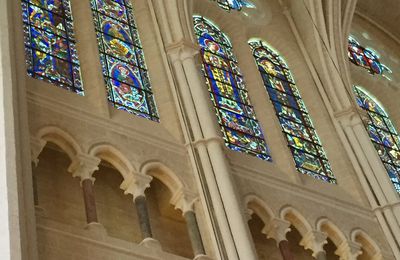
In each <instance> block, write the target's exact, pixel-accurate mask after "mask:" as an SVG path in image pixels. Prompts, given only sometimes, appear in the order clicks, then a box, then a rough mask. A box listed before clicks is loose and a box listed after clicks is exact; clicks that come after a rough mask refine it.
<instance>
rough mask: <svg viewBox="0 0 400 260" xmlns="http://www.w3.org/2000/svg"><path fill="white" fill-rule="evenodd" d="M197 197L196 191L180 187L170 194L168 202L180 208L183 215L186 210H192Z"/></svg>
mask: <svg viewBox="0 0 400 260" xmlns="http://www.w3.org/2000/svg"><path fill="white" fill-rule="evenodd" d="M197 199H198V196H197V194H196V193H194V192H192V191H189V190H185V189H183V188H181V189H179V190H178V191H177V192H175V193H174V194H173V195H172V198H171V200H170V203H171V204H172V205H174V206H175V209H180V210H181V211H182V214H183V215H184V214H185V213H186V212H188V211H194V203H195V202H196V200H197Z"/></svg>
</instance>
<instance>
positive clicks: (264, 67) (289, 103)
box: [249, 40, 336, 183]
mask: <svg viewBox="0 0 400 260" xmlns="http://www.w3.org/2000/svg"><path fill="white" fill-rule="evenodd" d="M249 45H250V47H251V49H252V52H253V56H254V59H255V61H256V64H257V66H258V69H259V72H260V74H261V77H262V79H263V81H264V85H265V88H266V89H267V92H268V94H269V97H270V99H271V102H272V104H273V105H274V108H275V111H276V114H277V116H278V119H279V123H280V125H281V127H282V130H283V133H284V135H285V137H286V139H287V142H288V146H289V148H290V150H291V152H292V154H293V158H294V161H295V164H296V167H297V169H298V171H299V172H301V173H303V174H307V175H310V176H313V177H314V178H316V179H320V180H323V181H326V182H330V183H336V179H335V177H334V175H333V173H332V170H331V166H330V164H329V162H328V159H327V157H326V154H325V151H324V149H323V147H322V145H321V141H320V140H319V138H318V135H317V132H316V131H315V129H314V126H313V123H312V121H311V118H310V115H309V114H308V111H307V108H306V106H305V104H304V102H303V100H302V98H301V95H300V92H299V90H298V89H297V87H296V84H295V82H294V79H293V77H292V75H291V73H290V71H289V68H288V67H287V65H286V63H285V62H284V61H283V59H282V58H281V57H280V56H279V55H278V54H277V52H275V51H273V50H272V49H271V48H270V47H268V46H267V44H266V43H264V42H262V41H260V40H251V41H249Z"/></svg>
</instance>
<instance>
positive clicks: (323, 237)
mask: <svg viewBox="0 0 400 260" xmlns="http://www.w3.org/2000/svg"><path fill="white" fill-rule="evenodd" d="M327 238H328V235H327V234H326V233H324V232H320V231H309V232H308V233H307V234H305V235H303V238H302V239H301V241H300V245H301V246H303V247H304V249H305V250H307V249H310V250H311V251H312V252H313V254H312V255H313V257H314V258H315V259H318V260H326V252H325V250H324V246H325V245H326V244H327V243H328V241H327Z"/></svg>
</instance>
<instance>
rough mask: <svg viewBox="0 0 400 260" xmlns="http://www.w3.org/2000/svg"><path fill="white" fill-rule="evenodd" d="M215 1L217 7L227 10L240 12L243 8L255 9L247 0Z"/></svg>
mask: <svg viewBox="0 0 400 260" xmlns="http://www.w3.org/2000/svg"><path fill="white" fill-rule="evenodd" d="M214 1H217V3H218V5H219V6H220V7H221V8H223V9H225V10H227V11H230V10H237V11H240V10H242V8H243V7H246V8H256V6H255V5H254V4H253V3H252V2H251V1H249V0H214Z"/></svg>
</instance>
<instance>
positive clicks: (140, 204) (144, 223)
mask: <svg viewBox="0 0 400 260" xmlns="http://www.w3.org/2000/svg"><path fill="white" fill-rule="evenodd" d="M135 206H136V211H137V214H138V217H139V225H140V231H141V232H142V238H143V239H145V238H152V237H153V234H152V232H151V225H150V218H149V211H148V209H147V201H146V197H145V196H138V197H136V198H135Z"/></svg>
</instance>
